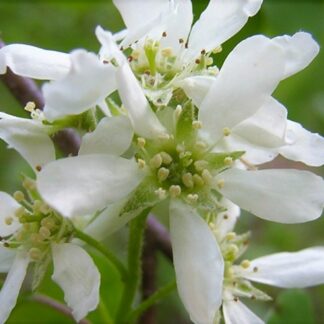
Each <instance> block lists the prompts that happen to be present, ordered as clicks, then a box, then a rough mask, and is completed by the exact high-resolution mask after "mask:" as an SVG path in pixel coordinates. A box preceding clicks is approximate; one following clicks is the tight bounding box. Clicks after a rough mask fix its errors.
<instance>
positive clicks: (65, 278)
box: [52, 243, 100, 322]
mask: <svg viewBox="0 0 324 324" xmlns="http://www.w3.org/2000/svg"><path fill="white" fill-rule="evenodd" d="M52 252H53V262H54V273H53V275H52V279H53V280H54V281H55V282H56V283H57V284H58V285H59V286H60V287H61V288H62V290H63V291H64V300H65V301H66V303H67V304H68V306H69V307H71V309H72V314H73V317H74V318H75V320H76V321H77V322H79V321H80V320H81V319H82V318H84V317H85V316H86V315H87V314H88V313H89V312H90V311H92V310H94V309H96V307H97V305H98V303H99V286H100V274H99V271H98V269H97V267H96V265H95V264H94V262H93V261H92V259H91V257H90V256H89V254H88V253H86V251H84V250H83V249H82V248H81V247H79V246H77V245H74V244H71V243H64V244H53V245H52Z"/></svg>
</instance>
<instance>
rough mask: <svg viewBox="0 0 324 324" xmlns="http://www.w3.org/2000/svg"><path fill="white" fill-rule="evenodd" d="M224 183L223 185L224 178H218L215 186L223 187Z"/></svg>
mask: <svg viewBox="0 0 324 324" xmlns="http://www.w3.org/2000/svg"><path fill="white" fill-rule="evenodd" d="M224 185H225V180H224V179H219V180H218V181H217V187H218V188H219V189H222V188H224Z"/></svg>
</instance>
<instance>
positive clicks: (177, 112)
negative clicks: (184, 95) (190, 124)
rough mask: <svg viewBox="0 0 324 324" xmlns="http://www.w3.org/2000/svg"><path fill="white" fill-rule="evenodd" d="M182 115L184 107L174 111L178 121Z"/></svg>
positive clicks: (178, 107)
mask: <svg viewBox="0 0 324 324" xmlns="http://www.w3.org/2000/svg"><path fill="white" fill-rule="evenodd" d="M181 114H182V107H181V105H178V106H177V107H176V109H175V111H174V116H175V117H176V119H179V117H180V115H181Z"/></svg>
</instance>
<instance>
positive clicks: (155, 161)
mask: <svg viewBox="0 0 324 324" xmlns="http://www.w3.org/2000/svg"><path fill="white" fill-rule="evenodd" d="M162 161H163V160H162V156H161V154H159V153H158V154H155V155H154V156H153V157H152V159H151V160H150V166H151V168H154V169H158V168H159V167H160V166H161V164H162Z"/></svg>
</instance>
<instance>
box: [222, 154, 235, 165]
mask: <svg viewBox="0 0 324 324" xmlns="http://www.w3.org/2000/svg"><path fill="white" fill-rule="evenodd" d="M224 164H225V165H228V166H230V165H232V164H233V159H232V158H231V157H230V156H227V157H226V158H225V159H224Z"/></svg>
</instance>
